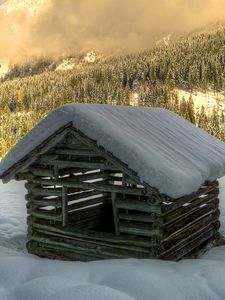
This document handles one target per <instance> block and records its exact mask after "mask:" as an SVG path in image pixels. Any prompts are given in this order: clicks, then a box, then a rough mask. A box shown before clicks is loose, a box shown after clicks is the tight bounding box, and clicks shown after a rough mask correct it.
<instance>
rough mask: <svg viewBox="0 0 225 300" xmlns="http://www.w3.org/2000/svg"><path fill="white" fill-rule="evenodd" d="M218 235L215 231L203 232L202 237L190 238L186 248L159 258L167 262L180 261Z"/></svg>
mask: <svg viewBox="0 0 225 300" xmlns="http://www.w3.org/2000/svg"><path fill="white" fill-rule="evenodd" d="M215 234H216V230H215V229H210V230H208V231H205V232H203V233H202V234H201V235H200V236H195V238H193V236H190V237H189V239H188V241H187V244H186V246H185V247H183V248H181V249H178V250H177V251H172V252H171V253H167V254H163V255H161V256H160V257H159V258H161V259H166V260H180V259H181V258H182V257H184V256H185V255H187V254H188V253H190V252H191V251H193V249H195V248H197V247H198V246H200V245H201V244H203V243H204V242H205V241H207V240H211V237H213V236H214V235H215Z"/></svg>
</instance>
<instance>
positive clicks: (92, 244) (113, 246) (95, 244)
mask: <svg viewBox="0 0 225 300" xmlns="http://www.w3.org/2000/svg"><path fill="white" fill-rule="evenodd" d="M36 234H37V235H40V236H41V235H42V236H43V235H44V236H46V237H48V238H50V239H51V238H52V237H53V239H54V238H57V237H58V238H60V240H61V241H64V242H66V243H68V244H75V245H78V246H81V247H85V248H87V249H88V248H94V249H95V248H96V247H98V246H100V247H101V246H102V247H105V248H110V249H114V251H115V252H116V251H117V249H122V250H126V251H128V252H130V251H132V252H139V253H146V254H147V255H149V253H150V251H151V250H150V249H147V248H143V247H136V246H134V245H133V246H132V245H129V246H128V245H125V244H124V245H122V244H112V243H107V242H104V241H90V240H89V241H88V240H85V239H79V238H73V237H65V236H63V235H61V234H59V233H54V232H50V233H49V232H45V231H43V230H37V231H36Z"/></svg>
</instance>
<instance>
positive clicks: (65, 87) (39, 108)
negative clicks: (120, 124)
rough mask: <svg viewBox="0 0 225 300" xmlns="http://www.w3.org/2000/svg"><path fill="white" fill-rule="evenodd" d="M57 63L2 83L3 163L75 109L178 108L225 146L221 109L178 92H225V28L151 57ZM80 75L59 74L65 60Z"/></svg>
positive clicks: (39, 64) (16, 71) (38, 65)
mask: <svg viewBox="0 0 225 300" xmlns="http://www.w3.org/2000/svg"><path fill="white" fill-rule="evenodd" d="M83 57H84V55H81V54H80V55H75V54H70V55H69V56H68V57H63V58H58V59H52V58H49V57H48V58H46V57H39V58H36V59H33V60H30V61H28V62H26V63H23V64H18V65H14V66H12V67H11V68H10V71H9V72H8V73H7V74H6V75H5V76H4V77H2V79H1V82H0V111H1V115H0V119H1V120H0V157H2V156H3V155H4V154H5V153H6V152H7V151H8V150H9V149H10V147H11V146H12V145H14V144H15V142H16V141H18V139H20V138H21V137H22V136H24V134H26V132H28V131H29V130H30V129H31V128H32V127H33V126H34V125H35V124H36V123H37V122H38V121H39V120H40V119H41V118H43V117H44V116H45V115H47V113H48V112H49V111H51V110H53V109H55V108H56V107H58V106H60V105H62V104H66V103H72V102H79V103H107V104H113V105H139V106H149V107H162V108H166V109H170V110H172V111H174V112H176V113H178V114H179V115H181V116H183V117H184V118H186V119H188V120H189V121H191V122H192V123H194V124H196V126H199V127H201V128H203V129H204V130H206V131H207V132H209V133H210V134H212V135H214V136H216V137H217V138H219V139H221V140H224V141H225V127H224V115H223V112H221V110H220V109H219V107H218V105H215V106H214V107H213V109H212V110H211V111H210V113H209V112H207V111H206V108H205V106H204V105H202V106H201V108H200V109H199V110H196V109H195V107H194V101H193V99H192V97H191V96H190V97H189V99H188V100H187V99H184V98H182V97H180V96H179V93H178V92H177V90H179V89H180V90H185V91H189V92H192V91H196V90H197V91H201V92H207V91H211V92H213V93H222V94H223V95H224V93H225V26H223V25H218V26H216V27H214V28H211V29H210V30H207V31H204V30H202V31H201V32H197V33H192V34H189V35H186V36H183V37H181V38H179V39H177V40H176V41H173V42H171V43H170V44H168V45H166V44H160V45H156V47H155V48H151V49H150V50H148V51H144V52H140V53H135V54H123V55H116V56H113V55H110V56H109V55H108V56H103V55H99V56H97V58H96V59H95V60H94V61H92V62H88V61H85V60H84V59H83ZM63 59H64V60H65V59H67V61H71V62H72V63H73V68H71V69H68V70H66V69H65V70H57V66H58V65H59V64H60V62H61V61H62V60H63Z"/></svg>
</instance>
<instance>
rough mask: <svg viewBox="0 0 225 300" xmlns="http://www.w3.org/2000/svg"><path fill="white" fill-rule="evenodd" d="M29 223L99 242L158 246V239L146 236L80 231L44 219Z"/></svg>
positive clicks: (66, 234)
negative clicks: (48, 222)
mask: <svg viewBox="0 0 225 300" xmlns="http://www.w3.org/2000/svg"><path fill="white" fill-rule="evenodd" d="M28 225H29V226H32V227H34V228H38V229H42V230H45V231H46V232H56V233H59V234H62V236H66V237H74V238H80V239H85V240H88V241H94V242H95V241H97V242H107V243H112V244H118V245H121V244H122V245H134V246H137V247H147V248H150V247H155V246H157V243H156V241H155V240H154V241H152V240H151V239H149V238H145V237H135V239H134V238H131V237H129V236H125V235H123V236H116V235H115V234H112V233H109V232H104V233H103V232H97V231H93V230H92V231H89V232H87V231H83V232H80V231H78V230H77V229H75V228H70V227H67V228H62V227H61V226H58V225H55V226H51V225H48V224H43V221H42V223H41V221H40V222H38V223H37V222H35V221H34V220H32V219H28Z"/></svg>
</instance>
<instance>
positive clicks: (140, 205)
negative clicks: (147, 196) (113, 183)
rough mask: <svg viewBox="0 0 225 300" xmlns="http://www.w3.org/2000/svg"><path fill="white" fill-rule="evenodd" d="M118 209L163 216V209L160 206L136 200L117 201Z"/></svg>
mask: <svg viewBox="0 0 225 300" xmlns="http://www.w3.org/2000/svg"><path fill="white" fill-rule="evenodd" d="M115 204H116V207H117V208H121V209H128V210H135V211H140V212H146V213H156V214H159V215H161V214H162V213H161V207H160V206H159V205H157V206H155V205H151V204H149V203H147V202H144V201H140V200H134V199H118V198H117V199H116V202H115Z"/></svg>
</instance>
